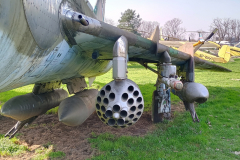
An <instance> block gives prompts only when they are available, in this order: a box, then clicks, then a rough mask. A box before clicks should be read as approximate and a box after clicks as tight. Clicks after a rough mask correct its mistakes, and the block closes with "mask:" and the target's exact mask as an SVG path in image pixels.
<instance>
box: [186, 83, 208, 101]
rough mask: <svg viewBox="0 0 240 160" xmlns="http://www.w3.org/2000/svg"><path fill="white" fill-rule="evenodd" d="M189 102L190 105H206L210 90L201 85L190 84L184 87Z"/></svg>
mask: <svg viewBox="0 0 240 160" xmlns="http://www.w3.org/2000/svg"><path fill="white" fill-rule="evenodd" d="M184 90H185V94H184V96H185V97H186V99H187V101H188V102H190V103H193V102H197V103H204V102H206V101H207V99H208V97H209V92H208V89H207V88H206V87H205V86H204V85H202V84H199V83H188V84H186V86H184Z"/></svg>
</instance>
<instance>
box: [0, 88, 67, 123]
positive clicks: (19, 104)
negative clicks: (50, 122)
mask: <svg viewBox="0 0 240 160" xmlns="http://www.w3.org/2000/svg"><path fill="white" fill-rule="evenodd" d="M67 97H68V93H67V91H65V90H62V89H57V90H54V91H53V92H50V93H44V94H39V95H35V94H33V93H29V94H26V95H21V96H17V97H14V98H12V99H10V100H9V101H7V102H6V103H5V104H4V105H3V106H2V109H1V112H2V114H3V115H4V116H6V117H10V118H12V119H15V120H17V121H24V120H26V119H29V118H32V117H35V116H38V115H41V114H44V113H46V112H47V111H48V110H50V109H52V108H54V107H57V106H58V105H59V104H60V103H61V102H62V101H63V100H64V99H65V98H67Z"/></svg>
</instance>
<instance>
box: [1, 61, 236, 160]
mask: <svg viewBox="0 0 240 160" xmlns="http://www.w3.org/2000/svg"><path fill="white" fill-rule="evenodd" d="M219 65H222V66H224V67H226V68H229V69H231V70H233V72H231V73H225V72H213V71H209V70H196V82H198V83H202V84H203V85H205V86H206V87H207V88H208V90H209V93H210V98H209V100H208V101H207V102H206V103H204V104H201V105H199V106H198V107H197V108H196V111H197V113H198V116H199V118H200V123H193V122H192V119H191V116H190V113H189V112H184V113H177V116H176V118H175V119H174V120H173V121H166V123H160V124H157V125H156V126H157V129H156V131H154V132H153V133H151V134H148V135H146V136H145V137H131V136H121V137H117V136H115V135H111V134H108V133H105V134H101V135H99V136H97V135H95V136H92V137H93V138H91V139H89V141H90V143H91V144H92V147H93V148H97V149H98V150H99V151H100V153H101V155H99V156H96V157H93V158H92V159H96V160H97V159H131V160H132V159H133V160H134V159H151V160H152V159H153V160H165V159H240V156H239V155H235V154H234V152H235V151H238V152H239V151H240V145H239V144H240V128H239V127H240V121H239V117H240V101H239V99H240V82H239V79H240V67H239V66H240V59H236V60H235V62H229V63H227V64H219ZM152 67H154V66H152ZM128 68H129V69H128V71H129V74H128V78H129V79H131V80H133V81H135V82H136V83H137V84H138V85H139V87H140V89H141V91H142V94H143V96H144V100H145V109H144V110H145V111H149V110H150V109H151V101H152V92H153V91H154V90H155V87H154V84H155V82H156V79H157V76H156V75H155V74H154V73H152V72H150V71H148V70H146V69H145V68H143V67H141V66H140V65H138V64H136V63H130V64H129V67H128ZM155 69H156V67H155ZM111 80H112V73H111V72H108V73H107V74H105V75H103V76H100V77H97V79H96V81H95V82H94V85H93V87H92V88H99V89H100V88H101V87H103V86H104V85H106V84H107V83H109V82H110V81H111ZM32 87H33V86H32V85H30V86H26V87H22V88H19V89H15V90H12V91H8V92H5V93H0V101H1V102H3V103H5V102H6V101H7V100H8V99H10V98H11V97H14V96H16V95H22V94H26V93H28V92H30V91H31V90H32ZM63 87H65V86H63ZM172 100H173V103H175V104H176V103H178V102H179V98H178V97H176V96H174V95H172ZM3 103H2V104H3ZM2 104H0V105H2ZM56 111H57V108H55V109H54V110H53V111H51V112H50V113H56ZM93 134H94V133H93ZM50 153H52V152H48V149H46V148H45V150H44V149H43V152H42V154H41V155H42V157H44V156H45V155H47V156H50ZM61 154H62V155H64V153H61V152H59V153H58V152H57V153H52V154H51V155H61ZM41 155H40V158H41Z"/></svg>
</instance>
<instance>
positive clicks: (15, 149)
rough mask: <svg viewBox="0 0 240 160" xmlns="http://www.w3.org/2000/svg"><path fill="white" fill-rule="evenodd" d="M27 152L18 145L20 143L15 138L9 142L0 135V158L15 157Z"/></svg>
mask: <svg viewBox="0 0 240 160" xmlns="http://www.w3.org/2000/svg"><path fill="white" fill-rule="evenodd" d="M27 150H28V148H27V147H26V146H24V145H20V141H19V140H18V139H17V138H16V137H14V138H12V139H11V140H10V139H8V138H4V135H1V134H0V157H6V156H17V155H19V154H21V153H24V152H25V151H27Z"/></svg>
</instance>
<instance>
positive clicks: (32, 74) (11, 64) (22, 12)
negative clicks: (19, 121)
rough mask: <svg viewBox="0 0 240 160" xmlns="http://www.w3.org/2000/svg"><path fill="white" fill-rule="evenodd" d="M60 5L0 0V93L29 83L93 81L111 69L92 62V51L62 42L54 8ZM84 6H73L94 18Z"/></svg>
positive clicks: (56, 0) (105, 63) (106, 63)
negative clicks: (80, 79)
mask: <svg viewBox="0 0 240 160" xmlns="http://www.w3.org/2000/svg"><path fill="white" fill-rule="evenodd" d="M61 2H62V1H60V0H47V1H41V2H40V1H39V2H38V1H31V0H18V1H16V0H8V1H6V0H0V21H1V23H0V57H1V58H0V64H1V65H0V74H1V77H0V92H4V91H7V90H11V89H14V88H17V87H21V86H24V85H28V84H32V83H40V82H42V83H43V82H50V81H57V80H62V79H68V78H72V77H95V76H98V75H101V74H103V73H106V72H107V71H108V70H109V69H110V68H111V63H112V62H110V61H103V60H94V59H92V57H91V56H92V52H93V51H94V48H92V49H89V50H88V53H86V51H84V50H83V49H81V47H80V46H78V45H73V46H69V44H68V43H67V42H66V41H65V40H64V39H63V37H62V34H61V33H60V25H59V20H58V9H59V8H58V7H57V6H60V3H61ZM70 2H71V3H74V1H70ZM41 4H42V5H43V8H41ZM39 5H40V6H39ZM85 5H87V4H85V1H78V2H77V4H74V6H75V7H76V6H77V7H78V8H79V10H80V9H81V8H84V9H82V12H84V13H87V14H89V16H91V17H94V14H93V13H92V11H90V10H86V9H87V8H86V7H85ZM38 6H39V7H38ZM80 11H81V10H80ZM38 31H39V32H38ZM45 36H46V37H47V38H45V39H44V37H45Z"/></svg>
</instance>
